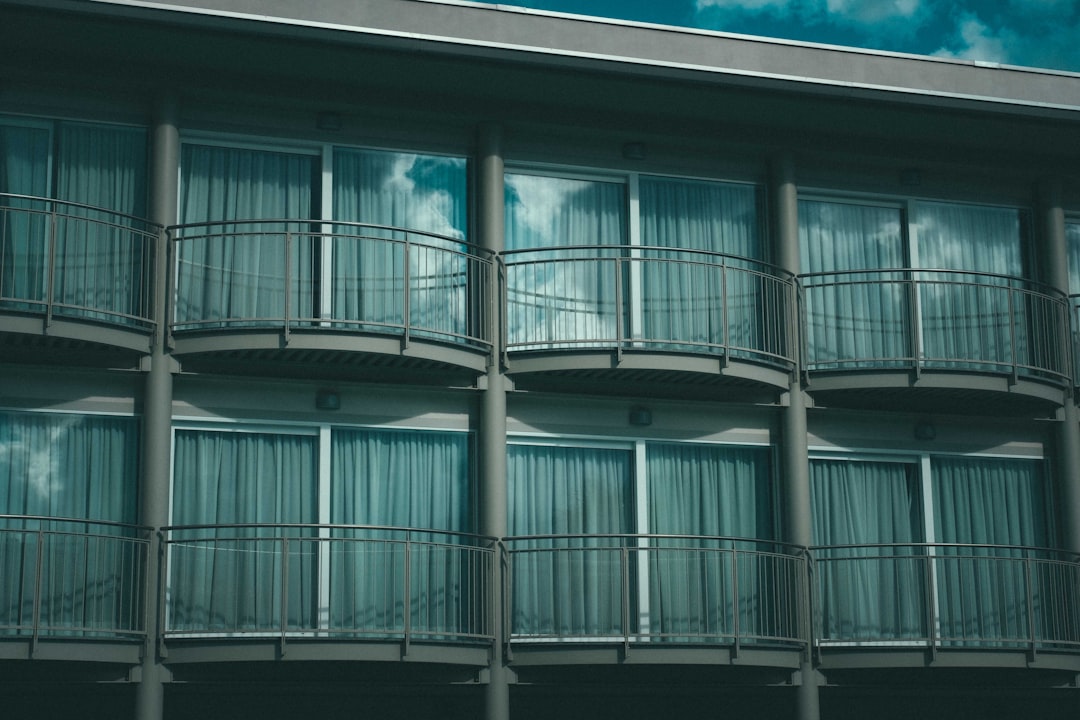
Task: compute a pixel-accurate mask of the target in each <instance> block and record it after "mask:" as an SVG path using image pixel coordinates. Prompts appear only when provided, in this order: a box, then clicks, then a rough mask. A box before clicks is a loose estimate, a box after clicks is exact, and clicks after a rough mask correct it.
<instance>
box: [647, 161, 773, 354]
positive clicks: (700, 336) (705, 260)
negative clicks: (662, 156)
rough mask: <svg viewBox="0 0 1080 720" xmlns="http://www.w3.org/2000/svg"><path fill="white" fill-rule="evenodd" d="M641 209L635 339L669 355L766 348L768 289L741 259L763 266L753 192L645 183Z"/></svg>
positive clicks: (744, 187) (733, 186)
mask: <svg viewBox="0 0 1080 720" xmlns="http://www.w3.org/2000/svg"><path fill="white" fill-rule="evenodd" d="M638 203H639V208H640V209H639V213H640V217H641V245H642V246H643V247H642V249H641V250H639V251H637V253H638V254H640V256H641V258H642V262H641V263H640V267H641V280H640V282H641V289H640V293H641V302H640V304H641V328H640V333H639V334H640V337H641V338H642V339H643V340H645V341H646V342H650V343H660V344H661V347H666V348H670V349H692V350H695V349H696V350H697V351H706V350H708V349H709V348H715V347H717V346H723V347H728V348H743V349H758V348H763V347H764V345H763V343H766V342H767V339H766V332H767V330H766V324H765V320H766V318H767V317H768V314H767V308H765V307H764V306H763V302H764V301H765V299H766V298H768V297H769V296H768V294H767V293H768V291H769V290H770V289H771V288H770V287H769V286H768V285H766V284H765V282H766V281H765V280H764V279H763V278H762V277H761V274H760V273H761V271H762V267H761V266H760V265H757V264H755V263H753V262H748V261H747V260H745V259H743V258H747V259H750V260H761V259H762V258H763V248H762V244H761V236H760V228H759V225H760V220H759V217H758V214H759V213H758V208H759V202H758V197H757V189H756V188H754V187H753V186H750V185H736V184H730V183H716V182H699V181H689V180H675V179H667V178H655V177H642V178H641V180H640V182H639V194H638ZM661 248H663V249H661ZM689 250H696V251H702V252H685V251H689ZM681 251H682V252H681ZM709 253H723V254H725V255H727V256H732V257H725V258H720V257H718V256H716V255H712V254H709ZM768 340H769V341H771V342H772V343H775V341H776V338H775V335H774V336H772V337H769V338H768ZM769 349H772V348H771V347H770V348H769Z"/></svg>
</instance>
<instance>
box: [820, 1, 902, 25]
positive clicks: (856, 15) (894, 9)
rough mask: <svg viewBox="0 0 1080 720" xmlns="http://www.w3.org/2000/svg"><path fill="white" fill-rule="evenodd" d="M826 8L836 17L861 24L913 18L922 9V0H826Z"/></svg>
mask: <svg viewBox="0 0 1080 720" xmlns="http://www.w3.org/2000/svg"><path fill="white" fill-rule="evenodd" d="M825 9H826V10H827V11H828V13H829V15H830V16H832V17H833V18H835V19H843V20H844V21H846V22H849V23H853V24H860V25H870V24H873V23H878V22H883V21H886V20H893V19H897V18H912V17H914V16H915V14H916V13H918V12H919V10H920V9H922V1H921V0H826V3H825Z"/></svg>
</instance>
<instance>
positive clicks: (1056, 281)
mask: <svg viewBox="0 0 1080 720" xmlns="http://www.w3.org/2000/svg"><path fill="white" fill-rule="evenodd" d="M1038 213H1039V217H1038V220H1039V222H1038V223H1037V226H1038V228H1039V237H1038V243H1037V245H1038V250H1039V253H1038V254H1039V267H1040V269H1041V270H1042V277H1041V278H1040V279H1041V280H1042V281H1043V282H1044V283H1046V284H1047V285H1050V286H1052V287H1054V288H1056V289H1058V290H1060V291H1062V292H1063V293H1066V294H1067V293H1068V292H1069V254H1068V248H1067V247H1066V239H1065V209H1064V205H1063V203H1062V193H1061V183H1060V182H1059V181H1056V180H1047V181H1044V182H1042V183H1040V184H1039V188H1038ZM1061 342H1062V343H1065V344H1068V345H1069V346H1070V349H1072V348H1071V344H1072V338H1071V337H1064V338H1061ZM1075 365H1076V363H1075V362H1074V363H1073V367H1075ZM1073 382H1074V383H1075V382H1076V378H1073ZM1054 470H1055V472H1056V475H1057V477H1056V480H1057V488H1058V492H1057V498H1058V501H1059V503H1060V510H1061V513H1060V517H1061V519H1062V523H1063V525H1064V528H1063V530H1064V532H1063V535H1064V537H1063V540H1064V543H1065V547H1066V548H1067V549H1069V550H1070V551H1072V552H1074V553H1078V554H1080V412H1078V411H1077V407H1076V397H1075V396H1074V395H1073V394H1072V393H1071V392H1069V393H1067V397H1066V398H1065V407H1064V408H1063V410H1062V417H1061V423H1060V424H1059V426H1058V437H1057V462H1056V463H1055V464H1054Z"/></svg>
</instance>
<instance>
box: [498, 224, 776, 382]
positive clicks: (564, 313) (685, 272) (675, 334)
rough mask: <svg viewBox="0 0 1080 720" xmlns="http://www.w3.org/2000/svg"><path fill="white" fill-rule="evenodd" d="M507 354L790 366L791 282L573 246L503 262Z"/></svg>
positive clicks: (733, 268)
mask: <svg viewBox="0 0 1080 720" xmlns="http://www.w3.org/2000/svg"><path fill="white" fill-rule="evenodd" d="M502 257H503V260H504V263H505V279H504V283H503V288H502V295H503V298H502V301H503V307H504V308H506V315H505V320H504V322H505V328H504V336H505V337H506V346H507V350H508V351H510V352H513V351H520V350H549V349H567V348H571V349H572V348H583V349H584V348H612V349H615V350H616V351H619V352H621V351H622V350H624V349H644V350H651V351H677V352H687V353H700V354H710V355H720V356H723V357H724V358H727V357H731V356H734V357H740V358H746V359H753V360H758V361H762V362H767V363H770V364H773V365H779V366H781V367H783V368H785V369H787V368H790V367H791V365H792V363H793V354H794V342H795V337H796V333H795V330H796V327H797V326H796V322H797V320H796V317H795V306H796V302H795V298H796V290H795V282H794V279H793V277H792V276H790V275H789V274H787V273H785V272H784V271H783V270H781V269H780V268H777V267H774V266H772V265H768V264H766V263H762V262H759V261H756V260H751V259H747V258H740V257H734V256H730V255H723V254H720V253H713V252H706V251H702V250H680V249H675V248H657V247H642V246H631V247H626V246H617V247H613V246H603V245H596V246H575V247H572V248H543V249H533V250H511V251H507V252H505V253H503V255H502Z"/></svg>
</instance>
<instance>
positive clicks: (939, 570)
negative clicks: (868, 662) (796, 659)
mask: <svg viewBox="0 0 1080 720" xmlns="http://www.w3.org/2000/svg"><path fill="white" fill-rule="evenodd" d="M813 553H814V557H815V574H816V586H817V601H816V602H817V608H818V613H817V615H818V617H817V625H818V630H817V638H818V645H819V649H825V650H827V651H828V652H830V653H839V654H842V651H843V650H849V651H854V652H855V653H856V655H855V657H856V659H855V660H854V662H855V663H856V664H857V663H858V662H860V661H859V660H858V659H857V657H858V654H859V653H862V654H865V652H866V651H867V650H868V649H876V650H881V649H883V648H887V649H889V651H890V652H892V653H893V654H894V655H898V654H900V653H901V651H905V650H906V651H908V652H909V653H910V654H911V656H912V657H911V658H909V660H910V661H911V662H914V663H917V664H921V663H923V662H925V661H926V657H927V654H929V655H930V657H933V656H936V654H937V653H938V652H940V651H948V652H949V653H953V654H960V653H962V652H963V651H965V650H966V651H976V652H979V653H983V654H985V653H986V652H987V651H999V652H1004V653H1008V652H1009V651H1012V654H1013V655H1014V656H1015V655H1016V654H1017V651H1019V652H1020V653H1021V654H1023V653H1027V654H1029V655H1031V656H1034V654H1035V653H1041V654H1044V655H1045V654H1047V653H1054V652H1058V653H1060V652H1062V651H1065V652H1067V653H1071V654H1072V655H1075V654H1076V653H1078V652H1080V559H1078V558H1076V557H1075V556H1069V555H1067V554H1065V553H1062V552H1060V551H1055V550H1046V549H1042V548H1030V547H1014V546H998V545H962V544H883V545H859V546H832V547H819V548H814V550H813ZM899 656H900V657H903V656H902V654H901V655H899ZM898 662H902V661H899V660H898ZM978 662H979V663H982V664H985V663H987V662H991V661H990V660H988V659H986V658H985V657H984V658H983V659H980V660H979V661H978ZM1002 663H1003V664H1005V665H1008V664H1010V661H1009V660H1008V659H1005V660H1003V661H1002Z"/></svg>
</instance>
